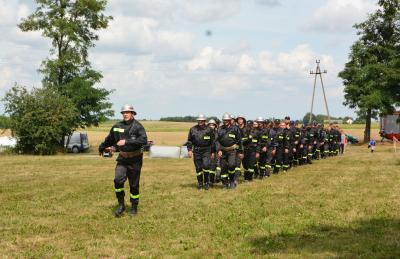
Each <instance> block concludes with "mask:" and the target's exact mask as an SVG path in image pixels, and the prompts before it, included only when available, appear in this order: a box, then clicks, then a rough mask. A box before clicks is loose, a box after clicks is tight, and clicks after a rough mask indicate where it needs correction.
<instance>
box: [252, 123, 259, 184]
mask: <svg viewBox="0 0 400 259" xmlns="http://www.w3.org/2000/svg"><path fill="white" fill-rule="evenodd" d="M258 130H259V129H258V122H257V119H256V120H255V121H253V131H254V132H258ZM258 160H259V157H257V158H256V160H255V164H254V178H257V177H258V171H259V170H258V166H259V164H260V163H259V162H258ZM252 178H253V176H252Z"/></svg>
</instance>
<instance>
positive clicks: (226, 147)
mask: <svg viewBox="0 0 400 259" xmlns="http://www.w3.org/2000/svg"><path fill="white" fill-rule="evenodd" d="M222 121H223V123H224V125H222V126H221V127H219V128H218V131H217V139H216V142H215V147H216V150H217V152H218V155H219V157H220V158H221V160H220V163H221V180H222V184H223V189H226V190H227V189H228V177H229V180H230V188H231V189H235V183H234V180H235V168H236V157H237V156H238V157H239V158H240V159H243V157H244V154H243V142H242V136H241V135H240V130H239V128H238V127H237V126H235V125H231V116H230V115H229V114H228V113H225V114H224V116H223V117H222ZM236 150H239V152H238V153H239V155H238V154H237V151H236Z"/></svg>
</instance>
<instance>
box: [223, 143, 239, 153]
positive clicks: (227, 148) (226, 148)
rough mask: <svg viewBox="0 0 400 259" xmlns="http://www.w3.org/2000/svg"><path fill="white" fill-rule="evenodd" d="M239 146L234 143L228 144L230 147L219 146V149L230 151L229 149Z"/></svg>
mask: <svg viewBox="0 0 400 259" xmlns="http://www.w3.org/2000/svg"><path fill="white" fill-rule="evenodd" d="M238 148H239V147H238V145H236V144H234V145H233V146H230V147H223V146H221V149H222V150H223V151H231V150H234V149H238Z"/></svg>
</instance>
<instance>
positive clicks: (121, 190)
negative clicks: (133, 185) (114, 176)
mask: <svg viewBox="0 0 400 259" xmlns="http://www.w3.org/2000/svg"><path fill="white" fill-rule="evenodd" d="M123 191H124V188H120V189H115V192H123Z"/></svg>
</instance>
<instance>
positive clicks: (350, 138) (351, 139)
mask: <svg viewBox="0 0 400 259" xmlns="http://www.w3.org/2000/svg"><path fill="white" fill-rule="evenodd" d="M345 135H346V137H347V144H348V145H351V144H354V143H358V138H356V137H353V136H350V135H347V134H345Z"/></svg>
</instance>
